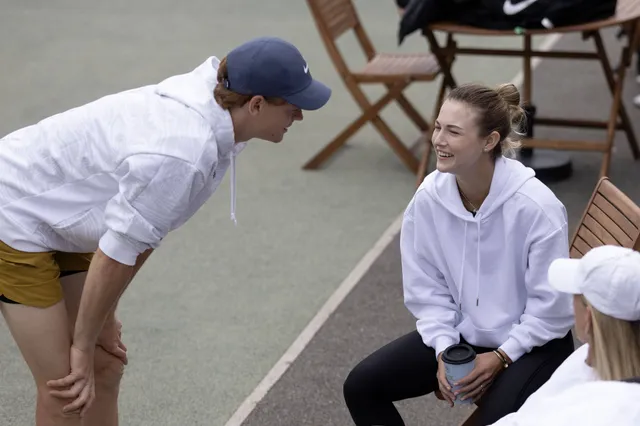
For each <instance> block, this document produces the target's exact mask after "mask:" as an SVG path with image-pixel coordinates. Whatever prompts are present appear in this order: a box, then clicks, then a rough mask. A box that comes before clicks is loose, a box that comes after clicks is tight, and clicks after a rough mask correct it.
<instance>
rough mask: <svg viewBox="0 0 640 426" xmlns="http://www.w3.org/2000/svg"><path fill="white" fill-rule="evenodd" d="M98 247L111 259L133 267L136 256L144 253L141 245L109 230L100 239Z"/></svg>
mask: <svg viewBox="0 0 640 426" xmlns="http://www.w3.org/2000/svg"><path fill="white" fill-rule="evenodd" d="M98 246H99V247H100V250H102V252H103V253H104V254H106V255H107V256H109V257H110V258H111V259H113V260H115V261H116V262H120V263H122V264H125V265H129V266H133V265H135V264H136V260H138V255H139V254H140V253H142V252H143V251H145V248H144V247H141V246H143V244H142V243H137V242H135V241H131V240H130V239H128V238H126V237H124V236H122V235H121V234H119V233H117V232H115V231H113V230H111V229H109V230H107V232H106V233H105V234H104V235H103V236H102V238H100V243H99V244H98ZM140 248H142V250H140Z"/></svg>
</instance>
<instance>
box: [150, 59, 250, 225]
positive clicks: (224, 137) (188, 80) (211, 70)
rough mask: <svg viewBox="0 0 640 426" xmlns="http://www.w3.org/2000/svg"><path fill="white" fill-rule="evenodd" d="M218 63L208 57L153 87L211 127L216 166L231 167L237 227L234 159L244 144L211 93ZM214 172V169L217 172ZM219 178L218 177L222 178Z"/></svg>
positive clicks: (232, 209) (158, 92)
mask: <svg viewBox="0 0 640 426" xmlns="http://www.w3.org/2000/svg"><path fill="white" fill-rule="evenodd" d="M219 65H220V60H219V59H218V58H216V57H215V56H212V57H210V58H208V59H207V60H206V61H204V62H203V63H202V64H201V65H199V66H198V67H197V68H196V69H194V70H193V71H191V72H189V73H186V74H180V75H175V76H172V77H169V78H167V79H165V80H164V81H162V82H160V83H159V84H158V85H157V86H156V90H155V91H156V93H157V94H159V95H160V96H165V97H167V98H170V99H173V100H175V101H177V102H180V103H182V104H184V105H185V106H186V107H188V108H191V109H193V110H194V111H196V112H197V113H198V114H200V115H201V116H202V117H203V118H204V119H205V120H206V121H207V123H209V125H210V126H211V129H212V131H213V135H214V138H215V141H212V142H214V143H215V144H216V145H217V150H218V165H217V166H216V169H218V166H220V165H221V164H226V162H227V161H229V162H230V165H231V220H233V222H234V223H236V224H237V221H236V215H235V207H236V167H235V165H236V156H237V155H238V154H240V152H241V151H242V150H243V149H244V148H245V146H246V143H245V142H242V143H236V142H235V135H234V131H233V121H232V120H231V114H230V113H229V111H226V110H224V109H222V108H221V107H220V105H218V103H217V102H216V101H215V99H214V97H213V90H214V89H215V87H216V85H217V84H218V77H217V76H218V67H219ZM216 171H217V170H216ZM221 177H222V176H220V178H221Z"/></svg>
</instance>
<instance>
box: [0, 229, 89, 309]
mask: <svg viewBox="0 0 640 426" xmlns="http://www.w3.org/2000/svg"><path fill="white" fill-rule="evenodd" d="M92 257H93V253H64V252H58V251H47V252H36V253H28V252H23V251H19V250H15V249H13V248H11V247H9V246H8V245H6V244H4V243H3V242H2V241H0V296H4V297H5V298H6V299H9V300H11V301H14V302H17V303H20V304H22V305H27V306H35V307H38V308H47V307H49V306H53V305H55V304H56V303H58V302H59V301H60V300H62V286H61V284H60V274H61V273H63V274H64V272H71V271H87V270H88V269H89V263H90V262H91V258H92Z"/></svg>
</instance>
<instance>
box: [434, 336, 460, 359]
mask: <svg viewBox="0 0 640 426" xmlns="http://www.w3.org/2000/svg"><path fill="white" fill-rule="evenodd" d="M434 342H435V343H434V346H435V348H434V349H435V351H436V359H438V357H439V356H440V353H441V352H442V351H444V350H445V349H447V348H448V347H449V346H451V345H455V344H456V343H458V342H457V341H456V339H454V338H452V337H449V336H440V337H438V338H436V339H435V341H434Z"/></svg>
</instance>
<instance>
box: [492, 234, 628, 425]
mask: <svg viewBox="0 0 640 426" xmlns="http://www.w3.org/2000/svg"><path fill="white" fill-rule="evenodd" d="M549 283H550V284H551V286H552V287H555V288H556V289H557V290H559V291H561V292H565V293H569V294H573V295H574V296H573V306H574V315H575V322H576V324H575V329H576V336H577V337H578V339H579V340H580V341H582V342H584V343H585V344H584V345H582V346H581V347H580V348H578V349H577V350H576V351H575V352H574V353H573V354H572V355H571V356H570V357H569V358H567V359H566V361H565V362H564V363H563V364H562V365H561V366H560V367H558V369H557V370H556V371H555V373H554V374H553V375H552V376H551V378H550V379H549V381H548V382H547V383H545V384H544V385H543V386H542V387H540V389H538V391H537V392H535V393H534V394H533V395H531V396H530V397H529V399H528V400H527V401H526V402H525V404H524V405H523V406H522V407H521V408H520V409H519V410H518V411H517V412H515V413H512V414H509V415H507V416H505V417H503V418H502V419H501V420H500V421H498V422H496V423H494V426H524V425H533V424H544V425H565V424H570V423H569V420H568V419H572V421H571V423H576V422H577V423H576V424H580V425H581V426H584V425H594V426H595V425H603V426H604V425H609V424H615V425H616V426H625V425H639V424H640V384H639V383H637V380H638V377H640V253H639V252H637V251H633V250H630V249H627V248H622V247H615V246H602V247H597V248H595V249H592V250H591V251H589V252H588V253H587V254H586V255H585V256H584V257H583V258H582V259H579V260H578V259H558V260H555V261H554V262H553V263H552V264H551V266H550V268H549ZM614 419H615V420H614Z"/></svg>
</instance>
